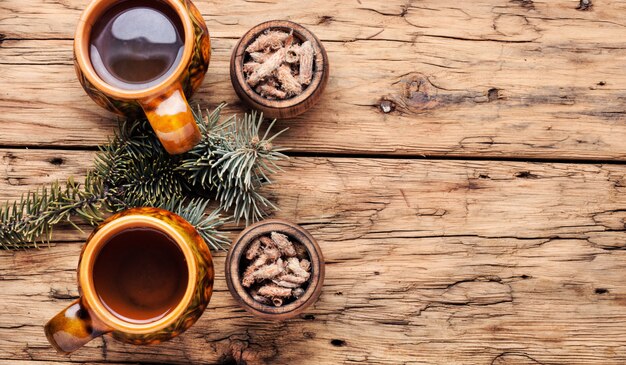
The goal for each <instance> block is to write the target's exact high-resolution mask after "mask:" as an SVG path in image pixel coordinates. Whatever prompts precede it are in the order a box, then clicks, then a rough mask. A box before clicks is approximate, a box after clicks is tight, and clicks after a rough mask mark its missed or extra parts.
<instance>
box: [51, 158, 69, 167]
mask: <svg viewBox="0 0 626 365" xmlns="http://www.w3.org/2000/svg"><path fill="white" fill-rule="evenodd" d="M64 162H65V160H64V159H63V158H62V157H54V158H52V159H50V163H51V164H53V165H55V166H61V165H63V163H64Z"/></svg>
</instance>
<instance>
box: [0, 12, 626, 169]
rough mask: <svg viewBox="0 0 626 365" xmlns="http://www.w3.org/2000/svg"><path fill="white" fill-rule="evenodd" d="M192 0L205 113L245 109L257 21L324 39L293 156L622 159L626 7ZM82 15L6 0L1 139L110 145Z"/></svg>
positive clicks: (286, 138)
mask: <svg viewBox="0 0 626 365" xmlns="http://www.w3.org/2000/svg"><path fill="white" fill-rule="evenodd" d="M196 3H197V5H198V8H200V10H201V11H202V13H203V14H204V18H205V20H206V22H207V25H208V26H209V29H210V31H211V33H212V37H213V39H214V44H213V59H212V60H211V66H210V68H209V74H208V76H207V79H206V80H205V82H204V84H203V86H202V88H201V90H200V92H199V93H198V94H197V95H196V96H195V97H194V99H193V101H194V102H198V103H200V104H201V105H202V106H215V105H216V104H217V103H219V102H221V101H227V102H229V103H230V104H231V108H229V109H228V112H232V111H237V112H241V111H243V110H244V107H243V106H242V105H241V104H240V102H239V101H238V99H237V97H236V95H235V93H234V91H233V90H232V86H231V85H230V81H229V72H228V62H229V57H230V53H231V51H232V47H233V46H234V45H235V43H236V40H237V39H238V38H239V37H240V36H241V35H243V34H244V33H245V32H246V31H247V30H248V29H249V28H251V27H252V26H254V25H256V24H257V23H260V22H261V21H265V20H268V19H269V18H272V17H277V16H278V15H276V14H279V15H280V16H279V17H280V18H286V19H289V20H293V21H296V22H298V23H301V24H303V25H304V26H306V27H307V28H309V29H310V30H312V31H313V32H314V33H315V34H316V35H317V36H318V37H319V38H320V39H321V40H322V41H323V42H324V45H325V46H326V49H327V51H328V55H329V61H330V67H331V69H332V74H331V78H330V80H329V83H328V87H327V89H326V91H325V93H324V95H323V96H322V98H321V100H320V102H319V103H318V104H317V105H316V106H315V107H314V108H313V109H312V110H310V111H309V112H307V113H305V114H304V115H302V116H300V117H297V118H295V119H293V120H288V121H283V122H281V123H280V126H282V127H285V126H289V128H290V130H289V131H288V133H287V134H285V135H283V136H282V138H281V139H280V140H279V143H281V144H283V145H287V146H289V147H292V148H293V149H294V151H297V152H304V153H342V154H390V155H403V156H404V155H412V156H420V155H426V156H465V157H475V156H479V157H497V158H511V157H513V158H524V157H532V158H540V159H597V160H602V159H618V160H624V159H625V158H626V143H624V142H623V137H622V136H623V135H624V134H626V124H624V119H625V113H626V111H625V109H624V100H625V98H626V88H625V86H624V85H626V76H625V74H624V72H623V70H624V69H626V43H625V42H626V41H625V39H626V38H624V37H623V34H624V31H625V26H626V24H625V23H624V20H623V17H622V16H621V14H624V11H626V2H625V1H611V0H607V1H602V0H596V1H594V2H593V6H592V7H591V8H590V9H589V10H587V11H581V10H577V9H576V8H577V6H578V3H579V2H578V1H573V0H558V1H530V0H528V1H526V0H524V1H496V0H480V1H472V2H458V1H454V2H453V1H438V0H427V1H419V2H418V1H404V0H403V1H400V0H389V1H373V0H372V1H368V0H360V1H356V0H354V1H342V2H338V3H337V4H334V3H332V2H328V1H324V0H315V1H310V2H307V6H306V9H305V10H302V9H301V7H300V6H299V5H300V2H299V1H296V0H289V1H267V2H254V3H251V2H246V1H228V2H223V1H196ZM83 7H84V2H83V1H82V0H63V1H52V2H51V1H43V0H4V1H3V2H2V4H1V5H0V10H2V13H3V14H6V16H2V17H0V34H2V36H1V37H0V38H4V40H3V41H2V43H1V44H0V64H2V67H1V68H0V90H2V93H1V94H0V108H2V110H6V111H7V112H6V113H3V114H2V117H0V118H1V120H2V123H3V129H4V130H3V133H2V134H1V135H0V145H3V146H34V145H36V146H73V147H77V146H78V147H82V146H94V145H95V144H98V143H102V142H103V141H105V140H106V137H107V135H110V133H111V131H112V128H113V126H114V117H112V116H111V115H110V114H108V113H107V112H105V111H104V110H100V109H99V108H98V107H97V106H96V105H95V104H94V103H93V102H91V100H89V98H88V97H87V96H86V95H85V94H84V92H83V91H82V89H81V88H80V86H79V84H78V82H77V80H76V76H75V75H74V70H73V68H72V66H71V39H72V36H73V31H74V27H75V23H76V21H77V19H78V17H79V14H80V11H81V9H82V8H83ZM272 14H275V15H272ZM383 110H385V111H388V113H385V112H384V111H383ZM60 111H62V112H60ZM77 121H78V122H77ZM355 135H358V138H355Z"/></svg>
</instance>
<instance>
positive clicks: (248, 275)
mask: <svg viewBox="0 0 626 365" xmlns="http://www.w3.org/2000/svg"><path fill="white" fill-rule="evenodd" d="M253 273H254V268H253V267H252V266H248V268H247V269H246V271H245V272H244V273H243V278H242V279H241V285H243V286H245V287H246V288H249V287H250V286H251V285H252V284H254V282H255V280H254V276H253V275H252V274H253Z"/></svg>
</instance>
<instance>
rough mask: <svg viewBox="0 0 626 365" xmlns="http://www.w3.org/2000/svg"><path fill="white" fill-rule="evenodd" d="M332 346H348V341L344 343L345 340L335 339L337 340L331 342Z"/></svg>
mask: <svg viewBox="0 0 626 365" xmlns="http://www.w3.org/2000/svg"><path fill="white" fill-rule="evenodd" d="M330 344H331V345H333V346H335V347H343V346H345V345H346V341H344V340H339V339H336V338H335V339H333V340H330Z"/></svg>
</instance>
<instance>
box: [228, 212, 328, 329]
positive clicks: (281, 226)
mask: <svg viewBox="0 0 626 365" xmlns="http://www.w3.org/2000/svg"><path fill="white" fill-rule="evenodd" d="M270 232H280V233H284V234H287V235H288V236H289V237H290V238H291V239H294V240H297V241H298V242H299V243H301V244H302V245H304V247H305V248H306V249H307V251H308V253H309V259H310V261H311V279H310V282H309V286H308V288H307V289H306V290H305V292H304V295H302V296H301V297H300V298H298V299H296V300H295V301H293V302H291V303H289V304H286V305H284V306H281V307H274V306H271V305H265V304H261V303H259V302H257V301H255V300H254V299H253V298H252V297H251V296H250V295H249V293H248V290H247V289H246V288H244V287H243V285H241V279H240V274H239V271H240V270H239V265H240V263H241V258H242V256H243V254H244V251H245V249H246V248H247V247H248V245H249V244H250V243H251V242H252V241H253V240H254V239H255V238H257V237H259V236H262V235H266V234H269V233H270ZM224 265H225V277H226V285H227V286H228V290H229V291H230V293H231V295H232V296H233V298H234V299H235V300H236V301H237V303H238V304H239V305H240V306H241V307H243V308H244V309H245V310H246V311H248V312H249V313H251V314H253V315H256V316H258V317H261V318H264V319H271V320H282V319H288V318H293V317H295V316H297V315H298V314H300V313H301V312H302V311H303V310H304V309H306V308H307V307H309V306H310V305H311V304H313V303H315V301H317V299H318V298H319V296H320V294H321V291H322V286H323V283H324V276H325V264H324V257H323V255H322V251H321V248H320V247H319V245H318V243H317V241H316V240H315V238H313V236H311V234H310V233H309V232H308V231H307V230H306V229H304V228H303V227H301V226H299V225H297V224H295V223H292V222H289V221H286V220H281V219H266V220H262V221H260V222H257V223H255V224H252V225H250V226H249V227H247V228H246V229H244V230H243V231H242V232H241V233H240V234H239V236H238V237H237V238H236V239H235V240H234V241H233V244H232V246H231V248H230V250H229V251H228V255H227V256H226V260H225V263H224ZM241 293H245V294H244V295H242V294H241Z"/></svg>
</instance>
